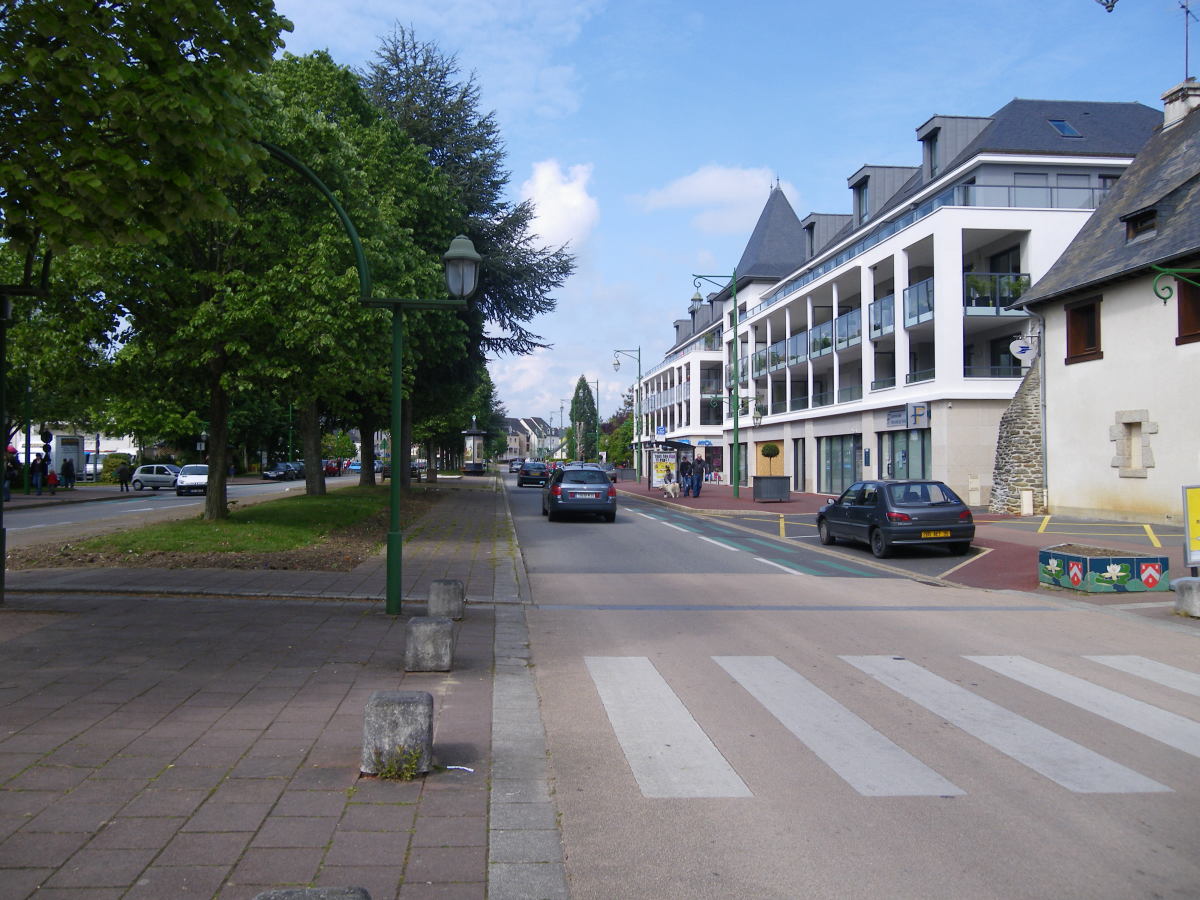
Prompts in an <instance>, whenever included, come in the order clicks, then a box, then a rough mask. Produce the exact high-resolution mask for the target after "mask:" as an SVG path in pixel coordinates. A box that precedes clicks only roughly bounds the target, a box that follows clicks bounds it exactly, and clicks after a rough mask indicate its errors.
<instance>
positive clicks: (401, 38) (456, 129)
mask: <svg viewBox="0 0 1200 900" xmlns="http://www.w3.org/2000/svg"><path fill="white" fill-rule="evenodd" d="M364 82H365V84H366V87H367V92H368V93H369V95H370V96H371V98H372V99H373V100H374V101H375V102H376V103H377V104H378V105H379V106H380V107H381V108H383V109H384V110H385V111H386V113H387V115H388V116H389V117H390V118H391V119H392V120H393V121H395V122H397V123H398V124H399V125H400V126H401V127H402V128H403V129H404V131H405V132H406V133H407V134H408V135H409V136H411V137H412V138H413V140H414V141H416V143H417V144H418V145H420V146H422V147H423V148H425V153H426V155H427V157H428V159H429V161H430V162H431V163H432V164H433V165H434V167H435V168H437V170H438V171H439V172H441V173H443V174H444V175H445V176H446V177H447V178H448V179H449V181H450V183H451V185H452V187H453V190H454V194H455V197H456V199H457V200H458V201H459V203H460V204H461V205H462V207H463V208H464V211H465V214H466V217H467V224H466V227H465V228H464V231H465V232H466V233H468V234H470V236H471V237H472V239H473V240H474V242H475V249H476V250H478V251H479V252H480V253H481V254H483V257H484V274H483V277H482V278H481V282H480V287H479V291H478V292H477V293H476V295H475V297H473V298H472V300H471V305H470V307H469V308H468V310H467V311H466V312H465V313H463V314H462V318H463V320H464V321H465V322H466V323H467V324H468V326H469V328H470V349H471V352H472V353H473V354H475V356H476V359H477V360H481V359H482V358H483V356H484V355H487V354H492V353H517V354H523V353H530V352H532V351H533V350H536V349H538V348H541V347H544V346H546V345H545V344H544V343H542V339H541V338H540V337H539V336H538V335H536V334H533V333H532V332H530V331H529V330H528V329H527V328H526V327H525V326H526V323H528V322H530V321H531V320H532V319H533V318H534V317H535V316H537V315H540V314H542V313H548V312H552V311H553V310H554V308H555V301H554V300H553V299H551V298H550V296H549V293H550V292H551V291H553V290H554V289H555V288H557V287H559V286H561V285H562V283H563V282H564V281H566V279H567V278H568V277H569V276H570V275H571V273H572V272H573V271H574V269H575V261H574V257H572V256H571V254H570V253H568V252H567V251H566V249H565V248H562V247H560V248H557V249H550V248H544V247H538V246H536V244H535V238H534V235H533V234H532V233H531V230H530V229H531V224H532V220H533V216H534V209H533V206H532V204H530V203H528V202H525V203H520V204H517V205H513V204H511V203H509V202H508V201H506V200H505V199H504V190H505V187H506V186H507V184H508V181H509V173H508V172H506V171H505V170H504V169H503V165H504V147H503V142H502V140H501V138H500V130H499V126H498V125H497V124H496V119H495V115H494V114H493V113H486V114H485V113H481V112H480V111H479V87H478V85H477V84H476V82H475V77H474V75H471V76H469V77H467V78H466V79H465V80H461V79H460V78H459V66H458V61H457V59H456V58H455V57H454V56H447V55H445V54H443V53H442V52H441V50H440V49H439V48H438V47H437V45H436V44H433V43H429V42H422V41H418V40H417V38H416V36H415V34H414V33H413V31H412V30H411V29H407V28H404V27H399V26H398V27H397V28H396V29H395V30H394V31H393V32H392V33H391V34H389V35H386V36H385V37H383V38H382V41H381V45H380V48H379V50H378V51H377V52H376V57H375V61H374V62H373V63H372V64H371V65H370V66H369V67H368V69H367V71H366V73H365V74H364ZM488 323H490V324H491V325H492V326H493V328H492V329H490V330H489V331H488V333H485V331H484V327H485V325H487V324H488Z"/></svg>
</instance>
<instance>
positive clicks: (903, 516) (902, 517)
mask: <svg viewBox="0 0 1200 900" xmlns="http://www.w3.org/2000/svg"><path fill="white" fill-rule="evenodd" d="M887 518H888V521H889V522H911V521H912V516H910V515H909V514H908V513H902V512H890V513H888V514H887Z"/></svg>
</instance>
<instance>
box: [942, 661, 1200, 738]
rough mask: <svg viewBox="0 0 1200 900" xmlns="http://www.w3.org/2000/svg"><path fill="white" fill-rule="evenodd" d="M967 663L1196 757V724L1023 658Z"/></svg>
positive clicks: (1198, 732)
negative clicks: (974, 664)
mask: <svg viewBox="0 0 1200 900" xmlns="http://www.w3.org/2000/svg"><path fill="white" fill-rule="evenodd" d="M964 659H969V660H970V661H971V662H974V663H978V664H979V665H981V666H983V667H984V668H987V669H991V670H992V671H993V672H998V673H1000V674H1001V675H1004V676H1006V677H1008V678H1012V679H1013V680H1014V681H1019V682H1021V684H1024V685H1027V686H1029V687H1031V688H1034V689H1036V690H1039V691H1041V692H1042V693H1043V694H1049V695H1050V696H1051V697H1056V698H1058V699H1059V700H1062V701H1064V702H1066V703H1070V704H1071V705H1072V706H1078V707H1079V708H1080V709H1084V710H1087V711H1088V712H1090V713H1094V714H1095V715H1097V716H1100V717H1101V718H1104V719H1108V720H1109V721H1110V722H1116V723H1117V724H1118V725H1124V726H1125V727H1126V728H1129V729H1132V730H1133V731H1136V732H1137V733H1138V734H1144V735H1145V736H1146V737H1148V738H1153V739H1154V740H1156V741H1160V742H1161V743H1164V744H1166V745H1167V746H1168V747H1174V748H1175V749H1176V750H1182V751H1183V752H1184V753H1187V754H1189V755H1191V756H1197V757H1200V722H1194V721H1192V720H1191V719H1188V718H1185V717H1184V716H1180V715H1176V714H1175V713H1173V712H1167V710H1165V709H1159V708H1158V707H1157V706H1151V705H1150V704H1149V703H1144V702H1142V701H1141V700H1135V699H1134V698H1133V697H1127V696H1125V695H1124V694H1119V693H1117V692H1116V691H1113V690H1109V689H1108V688H1106V687H1101V686H1100V685H1098V684H1092V683H1091V682H1090V681H1086V680H1084V679H1082V678H1079V677H1077V676H1075V675H1069V674H1067V673H1066V672H1060V671H1058V670H1057V669H1052V668H1050V667H1049V666H1046V665H1043V664H1042V663H1039V662H1034V661H1033V660H1032V659H1026V658H1025V657H1023V656H967V657H964Z"/></svg>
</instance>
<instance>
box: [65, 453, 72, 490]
mask: <svg viewBox="0 0 1200 900" xmlns="http://www.w3.org/2000/svg"><path fill="white" fill-rule="evenodd" d="M62 486H63V490H64V491H70V490H73V489H74V488H75V460H73V459H71V458H70V457H69V456H68V457H67V458H66V459H64V460H63V464H62Z"/></svg>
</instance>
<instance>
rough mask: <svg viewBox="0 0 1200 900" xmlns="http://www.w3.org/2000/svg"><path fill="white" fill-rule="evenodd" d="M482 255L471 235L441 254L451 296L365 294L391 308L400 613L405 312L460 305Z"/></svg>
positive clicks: (391, 544) (391, 577) (395, 599)
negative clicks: (399, 469)
mask: <svg viewBox="0 0 1200 900" xmlns="http://www.w3.org/2000/svg"><path fill="white" fill-rule="evenodd" d="M482 259H483V258H482V257H481V256H480V255H479V254H478V253H476V252H475V246H474V245H473V244H472V243H471V241H470V239H469V238H467V237H464V236H463V235H461V234H460V235H459V236H458V237H456V238H455V239H454V240H453V241H451V242H450V249H449V250H447V251H446V252H445V253H444V254H442V261H443V263H444V264H445V269H446V288H447V289H448V290H449V292H450V295H451V299H449V300H417V299H403V298H394V297H390V298H382V299H381V298H375V297H368V296H364V297H363V298H362V301H361V302H362V304H363V305H364V306H373V307H388V308H390V309H391V311H392V422H391V431H392V477H391V478H390V479H389V480H390V482H391V510H390V516H389V522H388V536H387V613H388V615H393V616H398V615H400V605H401V596H402V594H403V581H402V577H401V576H402V574H403V566H404V535H403V532H402V531H401V528H400V479H399V478H398V477H397V475H398V472H397V468H396V467H397V465H398V464H399V454H398V453H397V447H398V446H399V442H400V440H401V435H402V434H403V418H402V416H401V415H400V405H401V401H402V399H403V397H404V314H403V310H404V309H405V308H407V309H461V308H462V307H464V306H466V305H467V298H468V297H470V296H471V294H473V293H474V292H475V288H476V287H477V286H478V284H479V264H480V262H481V261H482Z"/></svg>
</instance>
